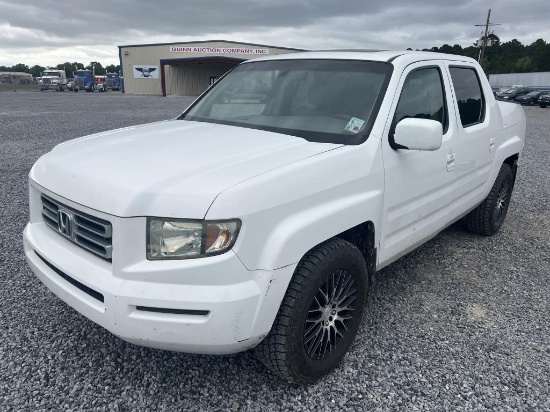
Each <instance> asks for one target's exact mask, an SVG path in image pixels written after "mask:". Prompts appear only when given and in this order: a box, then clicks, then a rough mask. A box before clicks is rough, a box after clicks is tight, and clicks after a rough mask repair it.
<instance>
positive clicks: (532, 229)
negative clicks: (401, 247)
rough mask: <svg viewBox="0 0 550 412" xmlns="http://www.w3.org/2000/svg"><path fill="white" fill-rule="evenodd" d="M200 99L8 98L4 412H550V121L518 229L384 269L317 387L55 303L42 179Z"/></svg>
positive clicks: (3, 126)
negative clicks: (82, 141) (32, 251)
mask: <svg viewBox="0 0 550 412" xmlns="http://www.w3.org/2000/svg"><path fill="white" fill-rule="evenodd" d="M190 101H191V99H188V98H178V97H172V98H161V97H157V96H126V95H121V94H120V93H117V92H109V93H101V94H100V93H93V94H90V93H67V92H65V93H55V92H44V93H40V92H26V93H21V92H20V93H0V173H1V180H0V187H1V191H0V219H1V222H2V230H1V231H0V269H1V270H0V410H2V411H12V410H17V411H37V410H51V411H61V410H63V411H69V410H74V411H82V410H98V411H104V410H105V411H157V410H171V411H176V410H177V411H187V410H193V411H195V410H204V411H226V410H238V411H241V410H243V411H256V410H257V411H267V410H315V411H318V410H350V411H356V410H368V411H395V410H406V411H416V410H421V411H434V410H451V411H462V410H464V411H470V410H495V411H520V410H521V411H543V410H546V411H548V410H550V389H549V387H550V319H549V313H550V304H549V302H550V223H549V222H550V211H549V204H550V183H549V182H550V140H549V131H550V116H549V115H550V109H541V108H538V107H527V108H526V109H525V110H526V113H527V117H528V140H527V144H526V148H525V149H526V150H525V152H524V157H523V159H522V165H521V168H520V171H519V179H518V182H517V185H516V189H515V193H514V196H513V198H512V204H511V207H510V210H509V214H508V218H507V221H506V223H505V225H504V227H503V229H502V230H501V232H500V233H499V234H498V235H496V236H494V237H491V238H483V237H479V236H475V235H472V234H470V233H468V232H467V231H466V230H465V229H464V227H463V226H462V225H461V224H460V223H459V224H456V225H454V226H452V227H450V228H449V229H447V230H446V231H445V232H443V233H442V234H440V235H439V236H437V237H436V238H435V239H433V240H432V241H430V242H428V243H427V244H425V245H424V246H422V247H420V248H419V249H417V250H416V251H414V252H413V253H411V254H410V255H408V256H406V257H404V258H402V259H401V260H399V261H398V262H396V263H394V264H393V265H391V266H390V267H388V268H385V269H384V270H382V271H381V272H379V276H378V279H377V290H376V292H375V295H374V301H373V304H372V306H371V307H370V310H369V312H368V313H367V315H366V316H365V318H364V321H363V325H362V331H361V332H360V334H359V335H358V338H357V339H356V341H355V343H354V345H353V347H352V350H351V352H350V353H349V354H348V356H347V357H346V359H345V361H344V363H343V364H342V365H341V366H340V368H339V369H337V370H336V372H335V373H333V374H332V375H330V376H328V377H327V378H326V379H324V380H323V381H321V382H320V383H318V384H317V385H314V386H311V387H306V388H304V387H296V386H293V385H290V384H287V383H285V382H282V381H280V380H278V379H277V378H275V377H274V376H272V375H270V374H269V373H268V372H267V371H266V370H265V369H264V368H263V367H262V366H261V365H260V363H259V362H258V361H256V359H255V358H254V356H253V355H252V354H251V353H242V354H238V355H234V356H224V357H210V356H198V355H189V354H183V353H173V352H167V351H160V350H153V349H146V348H141V347H138V346H133V345H131V344H128V343H125V342H124V341H122V340H120V339H118V338H116V337H115V336H113V335H111V334H110V333H109V332H107V331H105V330H104V329H102V328H100V327H99V326H97V325H95V324H94V323H92V322H91V321H89V320H88V319H86V318H84V317H83V316H81V315H80V314H79V313H77V312H75V311H74V310H73V309H71V308H70V307H69V306H67V305H66V304H64V303H63V302H62V301H60V300H59V299H58V298H57V297H55V296H54V295H53V294H52V293H50V292H49V291H48V290H47V289H46V288H45V287H44V286H42V284H41V283H40V282H39V281H38V280H37V279H36V278H35V277H34V275H33V274H32V272H31V271H30V269H29V268H28V267H27V265H26V263H25V261H24V254H23V251H22V242H21V233H22V231H23V228H24V225H25V223H26V221H27V173H28V171H29V169H30V167H31V166H32V164H33V163H34V162H35V161H36V159H37V158H38V157H39V156H41V155H42V154H44V153H45V152H47V151H48V150H50V149H51V148H52V147H53V146H54V145H56V144H57V143H60V142H62V141H65V140H68V139H72V138H74V137H78V136H82V135H85V134H90V133H93V132H100V131H103V130H107V129H111V128H115V127H122V126H128V125H133V124H137V123H146V122H150V121H155V120H160V119H169V118H172V117H175V116H176V115H178V114H179V113H180V112H181V111H182V109H183V108H184V107H185V106H186V105H187V104H189V102H190Z"/></svg>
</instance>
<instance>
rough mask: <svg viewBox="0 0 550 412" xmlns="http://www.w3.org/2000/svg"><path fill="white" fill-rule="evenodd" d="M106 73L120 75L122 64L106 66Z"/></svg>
mask: <svg viewBox="0 0 550 412" xmlns="http://www.w3.org/2000/svg"><path fill="white" fill-rule="evenodd" d="M105 71H106V72H107V73H118V72H119V71H120V64H117V65H116V66H115V65H114V64H110V65H108V66H105Z"/></svg>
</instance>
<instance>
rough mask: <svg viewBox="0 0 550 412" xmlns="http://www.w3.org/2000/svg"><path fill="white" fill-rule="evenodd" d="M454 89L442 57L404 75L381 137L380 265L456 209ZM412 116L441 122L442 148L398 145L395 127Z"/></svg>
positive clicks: (424, 237)
mask: <svg viewBox="0 0 550 412" xmlns="http://www.w3.org/2000/svg"><path fill="white" fill-rule="evenodd" d="M450 90H451V89H450V84H449V77H448V75H447V71H446V68H445V66H444V65H443V64H442V63H439V62H422V63H416V64H412V65H410V66H409V67H408V68H407V70H405V71H404V73H403V75H402V77H401V80H400V84H399V87H398V92H397V95H396V96H395V98H394V104H393V106H392V110H391V111H390V117H389V119H388V121H387V124H386V130H385V133H384V135H383V138H382V154H383V157H384V171H385V177H384V184H385V194H384V210H383V219H382V230H381V236H380V248H379V252H378V257H379V260H378V265H379V267H382V266H385V265H387V264H389V263H391V262H392V261H393V260H396V259H397V258H399V257H400V256H402V255H404V254H405V253H407V252H409V251H410V250H412V249H414V248H415V247H416V246H418V245H419V244H421V243H423V242H424V241H426V240H427V239H429V238H430V237H432V236H433V235H434V234H436V233H437V232H438V231H440V230H441V229H443V228H444V227H445V226H446V224H447V222H448V221H449V214H450V213H451V214H452V212H451V210H450V209H452V207H453V206H452V204H453V201H454V193H453V192H454V187H455V172H454V169H455V161H456V159H455V152H456V133H457V125H456V118H455V116H454V111H453V110H454V109H453V108H454V105H453V102H452V97H451V93H450ZM449 112H451V113H449ZM408 117H412V118H425V119H432V120H436V121H439V122H440V123H441V124H442V126H443V140H442V144H441V147H440V148H439V149H437V150H434V151H419V150H408V149H399V148H396V146H395V145H394V144H393V133H394V130H395V126H396V125H397V123H399V121H400V120H402V119H404V118H408Z"/></svg>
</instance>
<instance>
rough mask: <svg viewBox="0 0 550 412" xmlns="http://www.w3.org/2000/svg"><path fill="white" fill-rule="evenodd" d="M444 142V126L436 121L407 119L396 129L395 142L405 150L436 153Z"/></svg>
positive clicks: (398, 124)
mask: <svg viewBox="0 0 550 412" xmlns="http://www.w3.org/2000/svg"><path fill="white" fill-rule="evenodd" d="M442 140H443V126H442V125H441V123H439V122H437V121H435V120H429V119H415V118H407V119H403V120H401V121H400V122H399V123H397V127H396V128H395V135H394V141H395V143H396V144H397V145H399V146H401V148H404V149H408V150H428V151H434V150H437V149H439V148H440V147H441V141H442Z"/></svg>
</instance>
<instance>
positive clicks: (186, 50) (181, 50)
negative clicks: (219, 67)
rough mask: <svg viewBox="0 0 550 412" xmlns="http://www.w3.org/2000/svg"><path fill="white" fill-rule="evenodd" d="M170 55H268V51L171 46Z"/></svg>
mask: <svg viewBox="0 0 550 412" xmlns="http://www.w3.org/2000/svg"><path fill="white" fill-rule="evenodd" d="M170 51H171V52H172V53H203V54H256V55H258V54H260V55H266V54H269V49H249V48H239V47H183V46H171V47H170Z"/></svg>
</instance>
